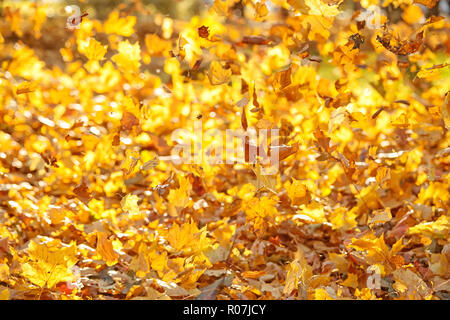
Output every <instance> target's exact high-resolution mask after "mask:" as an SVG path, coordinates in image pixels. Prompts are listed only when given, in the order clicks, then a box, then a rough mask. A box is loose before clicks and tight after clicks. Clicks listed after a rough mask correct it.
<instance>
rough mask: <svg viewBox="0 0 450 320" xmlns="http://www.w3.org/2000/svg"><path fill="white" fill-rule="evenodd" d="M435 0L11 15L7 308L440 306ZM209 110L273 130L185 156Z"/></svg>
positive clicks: (2, 245)
mask: <svg viewBox="0 0 450 320" xmlns="http://www.w3.org/2000/svg"><path fill="white" fill-rule="evenodd" d="M86 2H88V1H86ZM7 3H9V2H7ZM176 3H178V2H176V1H173V5H174V6H175V5H177V4H176ZM371 4H375V5H376V6H377V8H379V9H380V10H376V11H373V12H372V14H371V15H367V12H369V7H370V5H371ZM436 5H437V1H425V0H421V1H410V0H408V1H407V0H394V1H392V0H384V1H359V0H354V1H342V0H338V1H326V0H272V1H270V2H269V1H264V0H248V1H239V0H214V1H212V2H211V5H210V6H209V7H205V9H204V11H203V12H202V13H201V14H200V15H198V16H194V17H192V18H190V19H189V20H186V21H183V20H174V19H171V18H170V17H167V16H164V15H162V14H160V13H158V12H156V11H155V10H154V9H152V8H144V5H143V4H142V3H140V2H139V1H134V2H133V4H132V5H131V4H130V5H122V6H120V7H118V8H117V9H115V10H114V11H112V12H111V13H110V14H109V16H108V17H107V18H106V19H105V20H99V19H96V15H95V12H92V11H89V10H90V9H89V8H88V7H86V10H87V11H86V12H85V11H83V16H82V18H79V19H78V20H79V21H80V23H79V28H67V27H66V26H65V25H66V21H65V18H64V19H61V18H58V17H55V16H54V14H53V15H52V14H50V13H51V10H55V9H54V8H50V7H49V6H47V5H45V4H38V3H35V2H33V3H28V2H13V3H12V4H8V5H4V6H3V8H2V10H1V13H0V14H1V19H0V119H1V121H0V299H448V298H449V266H450V244H449V240H448V231H449V216H448V208H449V204H450V198H449V177H450V175H449V161H450V133H449V127H450V93H449V92H448V90H449V88H450V69H449V63H450V60H449V53H450V36H449V35H450V32H449V27H450V23H449V20H448V15H445V13H442V14H441V15H440V16H438V15H437V14H438V13H439V10H435V9H436V8H437V7H436ZM433 8H434V9H433ZM82 9H85V8H82ZM144 9H145V10H144ZM73 19H75V18H73ZM148 21H152V27H151V28H150V27H148V28H147V27H146V23H148ZM373 21H379V22H380V23H381V25H380V26H379V27H374V26H373ZM143 30H144V31H143ZM148 30H153V31H148ZM199 121H201V126H202V127H200V128H201V129H202V130H203V132H206V131H208V130H217V131H220V132H223V134H225V131H226V130H227V129H232V130H237V131H239V130H241V131H242V130H246V129H247V128H257V129H271V128H277V129H279V135H278V136H276V137H271V141H270V144H269V145H266V146H264V145H262V144H260V143H259V142H258V141H257V142H256V143H255V142H254V141H251V140H249V139H246V140H245V141H244V143H243V148H244V149H245V151H246V157H245V159H244V160H245V161H241V162H240V163H233V164H229V163H224V162H222V163H219V164H217V163H215V164H212V163H210V162H208V157H206V156H205V155H204V156H203V158H202V157H200V160H199V162H197V163H196V164H192V163H183V162H182V161H181V163H180V161H178V162H177V161H175V160H177V159H180V157H181V156H185V155H184V154H183V155H180V154H176V155H175V154H173V152H172V151H173V150H174V148H175V147H177V146H179V145H180V144H182V143H183V139H186V138H191V137H192V138H193V139H194V140H195V139H197V138H196V137H195V136H194V134H193V133H192V132H193V128H194V126H195V125H196V124H198V122H199ZM178 129H183V130H185V131H183V132H184V133H183V134H182V135H179V134H174V133H177V132H178V133H179V131H177V130H178ZM195 141H197V140H195ZM222 141H223V139H222V137H221V136H218V135H206V134H205V135H204V136H203V148H204V150H206V152H205V154H209V156H219V157H220V156H221V154H218V153H217V152H216V153H215V152H214V150H217V149H215V148H214V146H216V145H217V144H218V143H221V142H222ZM251 150H258V151H259V155H260V156H261V157H260V158H254V157H253V158H252V157H251V156H250V155H251V153H250V151H251ZM208 152H209V153H208ZM271 152H279V156H280V165H279V170H278V172H276V173H274V174H272V175H265V174H264V172H263V169H266V168H265V166H266V165H265V162H264V160H267V159H268V158H269V156H270V154H271ZM194 156H195V155H194Z"/></svg>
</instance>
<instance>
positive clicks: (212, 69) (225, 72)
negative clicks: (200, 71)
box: [208, 61, 232, 85]
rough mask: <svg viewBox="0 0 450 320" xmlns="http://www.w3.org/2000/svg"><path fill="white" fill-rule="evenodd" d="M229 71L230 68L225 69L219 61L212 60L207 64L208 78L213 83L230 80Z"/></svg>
mask: <svg viewBox="0 0 450 320" xmlns="http://www.w3.org/2000/svg"><path fill="white" fill-rule="evenodd" d="M231 73H232V72H231V69H225V68H224V67H222V64H221V63H220V62H219V61H213V62H211V64H210V65H209V71H208V78H209V81H210V82H211V84H213V85H219V84H224V83H228V82H229V81H230V79H231Z"/></svg>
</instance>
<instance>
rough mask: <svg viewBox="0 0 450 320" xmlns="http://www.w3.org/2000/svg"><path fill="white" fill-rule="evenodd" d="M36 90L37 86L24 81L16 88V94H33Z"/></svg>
mask: <svg viewBox="0 0 450 320" xmlns="http://www.w3.org/2000/svg"><path fill="white" fill-rule="evenodd" d="M37 88H38V85H37V84H36V83H33V82H28V81H24V82H21V83H20V84H19V85H18V86H17V89H16V94H22V93H29V92H33V91H36V89H37Z"/></svg>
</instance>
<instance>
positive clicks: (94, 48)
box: [78, 38, 108, 61]
mask: <svg viewBox="0 0 450 320" xmlns="http://www.w3.org/2000/svg"><path fill="white" fill-rule="evenodd" d="M107 48H108V46H102V45H101V43H100V42H98V41H97V40H95V39H94V38H88V39H86V40H82V41H80V42H79V43H78V51H80V53H82V54H83V55H85V56H86V58H88V59H89V60H95V61H100V60H103V59H104V56H105V54H106V51H107Z"/></svg>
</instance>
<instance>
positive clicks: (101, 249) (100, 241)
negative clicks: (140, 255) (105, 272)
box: [97, 232, 119, 266]
mask: <svg viewBox="0 0 450 320" xmlns="http://www.w3.org/2000/svg"><path fill="white" fill-rule="evenodd" d="M97 253H98V254H99V255H100V257H102V259H103V260H104V261H105V262H106V265H107V266H112V265H115V264H116V263H117V262H118V261H119V255H118V254H117V253H116V252H115V251H114V249H113V244H112V241H111V240H109V239H108V236H107V235H106V233H104V232H98V233H97Z"/></svg>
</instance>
